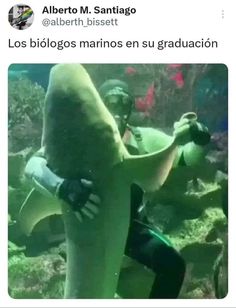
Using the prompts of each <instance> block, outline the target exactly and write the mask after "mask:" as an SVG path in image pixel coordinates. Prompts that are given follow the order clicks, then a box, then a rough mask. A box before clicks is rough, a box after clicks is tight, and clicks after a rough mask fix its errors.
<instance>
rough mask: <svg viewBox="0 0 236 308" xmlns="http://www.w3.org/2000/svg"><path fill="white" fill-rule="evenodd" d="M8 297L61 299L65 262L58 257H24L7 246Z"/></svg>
mask: <svg viewBox="0 0 236 308" xmlns="http://www.w3.org/2000/svg"><path fill="white" fill-rule="evenodd" d="M8 262H9V267H8V277H9V295H10V296H11V297H12V298H17V299H19V298H63V290H64V279H65V261H64V259H63V258H61V257H60V256H59V255H53V254H44V255H40V256H38V257H26V256H25V254H24V248H19V247H17V246H16V245H15V244H13V243H10V245H9V261H8Z"/></svg>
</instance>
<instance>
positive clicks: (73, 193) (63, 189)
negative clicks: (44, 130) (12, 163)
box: [25, 148, 100, 221]
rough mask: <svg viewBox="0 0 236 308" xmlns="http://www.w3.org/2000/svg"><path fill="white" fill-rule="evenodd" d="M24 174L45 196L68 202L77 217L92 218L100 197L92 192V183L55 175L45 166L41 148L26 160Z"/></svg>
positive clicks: (96, 210)
mask: <svg viewBox="0 0 236 308" xmlns="http://www.w3.org/2000/svg"><path fill="white" fill-rule="evenodd" d="M25 175H26V177H27V178H28V179H29V180H30V182H31V183H32V184H33V186H34V188H35V189H36V190H38V191H39V192H41V193H42V194H44V195H46V196H51V197H57V198H59V199H61V200H63V201H65V202H66V203H68V204H69V205H70V206H71V207H72V209H73V210H74V211H75V214H76V216H77V218H78V219H79V220H80V221H82V220H83V218H82V216H87V217H89V218H91V219H92V218H94V216H95V215H96V214H97V213H98V206H99V204H100V198H99V197H98V196H97V195H95V194H93V193H92V191H93V183H92V182H91V181H87V180H85V179H78V180H67V179H63V178H61V177H59V176H57V175H56V174H55V173H53V172H52V171H51V169H50V168H49V167H48V166H47V160H46V159H45V157H44V151H43V148H42V149H40V151H38V152H37V153H36V154H35V155H34V156H33V157H31V158H30V160H29V161H28V163H27V165H26V168H25Z"/></svg>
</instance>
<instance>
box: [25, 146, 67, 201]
mask: <svg viewBox="0 0 236 308" xmlns="http://www.w3.org/2000/svg"><path fill="white" fill-rule="evenodd" d="M41 152H42V151H41ZM39 153H40V152H37V153H36V155H35V156H33V157H31V158H30V160H29V161H28V163H27V165H26V167H25V175H26V177H27V179H29V180H30V182H31V183H32V184H33V186H34V187H35V188H36V189H37V190H38V191H40V192H41V193H42V194H44V195H46V196H57V193H58V189H59V187H60V185H61V184H62V183H63V181H64V179H62V178H60V177H59V176H57V175H56V174H55V173H53V172H52V171H51V170H50V169H49V168H48V166H47V160H46V159H45V158H44V157H43V156H42V155H40V156H39V155H38V154H39Z"/></svg>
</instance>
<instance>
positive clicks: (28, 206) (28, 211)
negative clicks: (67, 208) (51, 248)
mask: <svg viewBox="0 0 236 308" xmlns="http://www.w3.org/2000/svg"><path fill="white" fill-rule="evenodd" d="M56 214H62V212H61V205H60V202H59V201H58V200H57V199H56V198H53V197H46V196H44V195H43V194H41V193H40V192H38V191H37V190H36V189H32V190H31V191H30V193H29V194H28V196H27V197H26V199H25V201H24V203H23V205H22V207H21V209H20V213H19V221H20V225H21V228H22V230H23V232H24V233H25V234H26V235H30V233H31V232H32V230H33V229H34V227H35V226H36V224H37V223H38V222H39V221H41V220H42V219H44V218H46V217H48V216H51V215H56Z"/></svg>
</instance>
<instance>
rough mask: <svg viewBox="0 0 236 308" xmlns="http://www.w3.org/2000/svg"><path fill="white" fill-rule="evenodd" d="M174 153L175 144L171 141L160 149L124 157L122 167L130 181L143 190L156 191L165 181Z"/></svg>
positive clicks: (175, 150)
mask: <svg viewBox="0 0 236 308" xmlns="http://www.w3.org/2000/svg"><path fill="white" fill-rule="evenodd" d="M176 155H177V146H176V144H175V142H174V141H173V142H172V143H171V144H170V145H169V146H167V147H166V148H164V149H163V150H161V151H158V152H154V153H152V154H147V155H140V156H130V157H127V158H125V160H124V162H123V163H124V169H125V172H126V173H127V174H128V176H129V177H130V178H131V181H132V182H134V183H136V184H138V185H140V187H142V189H143V190H144V191H149V192H151V191H156V190H158V189H159V188H160V187H161V186H162V185H163V183H164V182H165V180H166V178H167V176H168V174H169V172H170V170H171V168H172V166H173V163H174V160H175V157H176Z"/></svg>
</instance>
